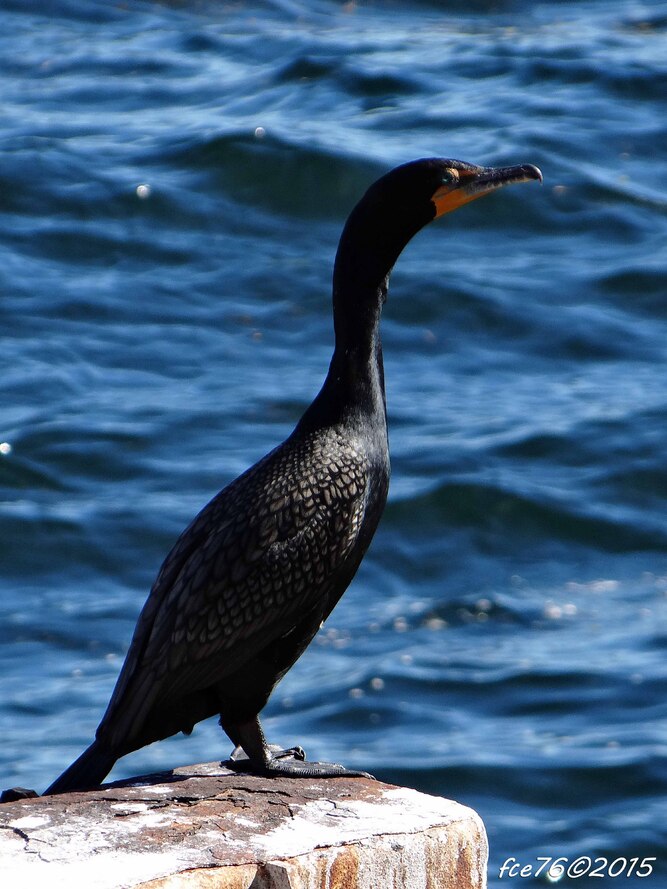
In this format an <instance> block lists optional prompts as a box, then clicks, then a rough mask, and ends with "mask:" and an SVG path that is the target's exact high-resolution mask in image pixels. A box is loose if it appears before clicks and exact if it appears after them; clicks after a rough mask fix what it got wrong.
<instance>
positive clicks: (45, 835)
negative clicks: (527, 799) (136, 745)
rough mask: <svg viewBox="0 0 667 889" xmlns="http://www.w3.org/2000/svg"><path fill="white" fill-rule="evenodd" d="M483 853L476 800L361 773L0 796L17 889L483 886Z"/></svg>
mask: <svg viewBox="0 0 667 889" xmlns="http://www.w3.org/2000/svg"><path fill="white" fill-rule="evenodd" d="M486 857H487V845H486V835H485V832H484V826H483V824H482V822H481V820H480V818H479V816H478V815H477V814H476V813H475V812H473V811H472V810H471V809H469V808H466V807H465V806H462V805H460V804H459V803H455V802H451V801H450V800H445V799H441V798H440V797H434V796H428V795H426V794H423V793H418V792H417V791H415V790H409V789H407V788H403V787H392V786H390V785H388V784H381V783H380V782H377V781H371V780H368V779H364V778H335V779H332V778H327V779H319V780H311V779H298V780H297V779H285V778H282V779H281V778H272V779H270V780H269V779H266V778H258V777H255V776H251V775H240V774H237V773H235V772H233V771H230V770H228V769H227V768H225V767H224V766H221V765H220V764H219V763H209V764H207V765H197V766H189V767H186V768H182V769H177V770H176V771H174V772H173V773H171V772H170V773H165V774H161V775H153V776H148V777H146V778H142V779H136V780H135V781H132V782H118V783H116V784H113V785H107V786H105V788H104V789H100V790H97V791H91V792H89V793H72V794H63V795H62V796H52V797H43V798H38V799H27V800H21V801H18V802H13V803H6V804H4V805H0V886H11V887H13V889H40V887H46V886H48V887H51V889H60V887H63V889H75V887H79V886H82V887H83V886H85V887H90V889H120V887H141V889H378V887H395V889H403V887H405V889H422V887H423V889H483V887H484V886H485V885H486Z"/></svg>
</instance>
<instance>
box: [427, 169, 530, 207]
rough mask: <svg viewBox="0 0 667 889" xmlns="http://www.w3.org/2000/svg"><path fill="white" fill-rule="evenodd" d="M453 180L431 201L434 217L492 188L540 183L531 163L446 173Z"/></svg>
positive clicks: (453, 170)
mask: <svg viewBox="0 0 667 889" xmlns="http://www.w3.org/2000/svg"><path fill="white" fill-rule="evenodd" d="M450 172H451V173H452V174H453V176H454V179H453V181H452V182H448V183H447V184H446V185H442V186H440V188H438V190H437V191H436V192H435V193H434V195H433V197H432V198H431V200H432V201H433V203H434V204H435V217H436V219H437V217H438V216H442V215H443V214H445V213H451V212H452V210H456V209H458V207H462V206H463V204H467V203H469V202H470V201H474V200H475V199H476V198H481V197H482V196H483V195H485V194H489V192H491V191H495V189H496V188H502V187H503V186H505V185H513V184H514V183H515V182H530V181H531V180H532V179H537V180H538V181H539V182H542V173H541V172H540V170H539V168H538V167H535V166H533V164H519V165H517V166H515V167H477V168H475V167H473V168H472V169H471V170H455V169H452V170H451V171H450Z"/></svg>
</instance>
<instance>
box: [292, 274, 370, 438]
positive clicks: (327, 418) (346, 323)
mask: <svg viewBox="0 0 667 889" xmlns="http://www.w3.org/2000/svg"><path fill="white" fill-rule="evenodd" d="M386 287H387V281H386V278H385V279H384V280H383V282H382V285H381V286H380V287H378V288H376V289H375V290H374V291H373V292H371V293H368V292H366V293H357V292H355V290H354V288H350V287H346V288H345V289H344V290H343V291H337V290H336V287H335V286H334V330H335V336H336V343H335V348H334V353H333V357H332V359H331V364H330V365H329V372H328V374H327V377H326V380H325V381H324V385H323V386H322V389H321V391H320V393H319V395H318V396H317V398H316V399H315V401H314V402H313V404H312V405H311V407H310V408H309V410H308V411H307V413H306V416H305V417H304V421H306V422H309V423H313V424H315V425H318V426H319V425H344V426H347V427H356V426H358V427H359V428H360V429H362V428H366V429H369V428H371V427H372V428H375V429H378V430H380V429H381V430H383V434H385V433H386V407H385V391H384V368H383V363H382V343H381V339H380V314H381V310H382V303H383V302H384V298H385V295H386Z"/></svg>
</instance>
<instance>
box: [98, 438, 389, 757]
mask: <svg viewBox="0 0 667 889" xmlns="http://www.w3.org/2000/svg"><path fill="white" fill-rule="evenodd" d="M378 450H379V453H378ZM383 451H384V453H383ZM387 484H388V459H387V457H386V449H383V448H382V447H380V448H379V449H378V448H377V447H376V446H375V445H373V443H372V441H369V440H366V439H365V438H364V437H363V436H361V437H359V436H357V435H355V434H353V433H351V432H350V430H349V429H346V428H345V427H341V426H338V427H329V428H326V429H316V430H311V431H310V432H305V433H304V431H303V430H302V429H300V428H299V427H297V430H295V432H294V433H293V434H292V436H290V438H288V439H287V440H286V441H285V442H284V443H283V444H282V445H280V446H279V447H278V448H276V449H275V450H274V451H272V452H271V453H270V454H268V455H267V456H266V457H264V458H263V459H262V460H260V461H259V462H258V463H256V464H255V465H254V466H252V467H251V468H250V469H248V470H247V471H246V472H245V473H244V474H243V475H241V476H239V478H237V479H236V480H235V481H233V482H232V483H231V484H230V485H229V486H228V487H226V488H225V489H223V490H222V491H221V492H220V493H219V494H218V495H217V496H216V497H214V498H213V500H212V501H211V502H210V503H209V504H208V505H207V506H206V507H204V509H203V510H202V511H201V512H200V513H199V515H198V516H197V517H196V518H195V519H194V521H193V522H192V523H191V524H190V525H189V526H188V528H186V530H185V531H184V532H183V533H182V534H181V536H180V537H179V539H178V540H177V542H176V544H175V545H174V547H173V549H172V550H171V552H170V553H169V555H168V556H167V558H166V559H165V561H164V563H163V565H162V568H161V570H160V572H159V574H158V577H157V579H156V581H155V584H154V585H153V588H152V590H151V593H150V595H149V597H148V599H147V601H146V604H145V606H144V608H143V610H142V613H141V616H140V618H139V621H138V624H137V628H136V630H135V633H134V637H133V640H132V643H131V646H130V650H129V652H128V655H127V658H126V661H125V664H124V666H123V669H122V671H121V674H120V676H119V679H118V682H117V685H116V689H115V691H114V694H113V696H112V699H111V701H110V704H109V707H108V709H107V712H106V714H105V716H104V719H103V720H102V722H101V724H100V727H99V729H98V735H97V736H98V739H100V740H101V741H103V742H104V743H105V744H106V745H108V746H110V747H112V748H113V749H114V750H118V751H123V752H128V751H129V750H132V749H136V748H137V747H140V746H143V745H144V744H146V743H150V742H151V741H153V740H159V739H160V738H162V737H167V736H168V735H170V734H173V733H175V732H176V731H179V730H185V731H189V730H190V729H191V728H192V726H193V725H194V723H195V722H197V721H199V720H200V719H202V718H205V717H206V716H209V715H213V714H214V713H216V712H218V709H219V707H218V705H219V699H214V698H213V696H212V695H211V694H210V693H209V690H210V689H212V688H214V687H215V686H216V685H217V684H219V683H221V682H222V681H223V680H224V679H225V677H227V676H230V675H232V674H236V673H238V671H239V670H241V669H243V668H244V667H245V666H246V665H252V663H253V660H254V659H256V658H257V656H258V655H262V656H265V655H266V654H267V653H268V654H270V653H271V649H272V646H273V647H275V646H282V647H283V648H285V646H286V651H287V654H283V653H281V657H283V658H285V657H286V658H287V660H288V661H289V662H288V663H287V664H285V665H284V666H283V667H281V668H280V669H279V672H278V674H277V675H276V677H275V681H277V680H278V679H279V678H280V677H281V676H282V675H283V674H284V672H285V671H286V670H287V669H288V668H289V667H290V666H291V664H292V663H293V662H294V660H296V658H297V657H298V656H299V655H300V654H301V652H302V651H303V650H304V649H305V647H306V646H307V645H308V643H309V642H310V640H311V639H312V636H313V635H314V633H315V632H316V630H317V628H318V626H319V624H320V623H321V621H322V620H324V619H325V618H326V616H327V615H328V614H329V612H330V611H331V609H332V608H333V606H334V605H335V604H336V602H337V601H338V599H339V598H340V596H341V595H342V593H343V592H344V591H345V589H346V588H347V586H348V584H349V582H350V580H351V579H352V577H353V576H354V574H355V572H356V570H357V567H358V565H359V563H360V561H361V559H362V557H363V555H364V553H365V551H366V549H367V547H368V545H369V543H370V540H371V538H372V536H373V533H374V532H375V528H376V527H377V523H378V521H379V518H380V515H381V513H382V509H383V507H384V503H385V500H386V494H387ZM297 626H298V627H300V628H301V630H300V633H301V635H302V636H303V634H304V632H305V633H306V636H307V637H306V638H300V639H295V640H294V641H293V644H292V643H291V642H290V643H289V644H286V643H285V642H284V641H283V640H284V639H285V638H286V637H289V635H290V633H292V631H293V630H294V629H295V628H296V627H297ZM303 627H306V630H304V629H303ZM270 690H271V689H268V691H267V694H268V693H270ZM209 710H210V712H208V711H209ZM175 722H176V723H177V724H174V723H175Z"/></svg>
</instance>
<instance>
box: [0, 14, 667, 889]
mask: <svg viewBox="0 0 667 889" xmlns="http://www.w3.org/2000/svg"><path fill="white" fill-rule="evenodd" d="M0 65H1V71H2V77H1V79H0V96H1V99H2V102H1V107H2V126H1V127H0V142H1V145H2V154H1V160H0V211H1V213H0V227H1V229H0V279H1V289H0V293H1V296H0V336H1V337H2V352H1V358H0V361H1V368H2V376H1V378H0V387H1V402H0V403H1V405H2V411H1V412H0V443H1V444H0V554H1V564H2V570H1V572H0V588H1V592H0V725H1V727H2V728H1V737H2V743H1V744H0V776H1V778H2V781H0V786H2V787H8V786H12V785H16V784H21V785H24V786H28V787H37V788H40V789H41V788H43V787H44V786H46V785H47V784H48V783H49V782H50V781H51V780H52V779H53V778H54V777H55V776H56V775H57V774H58V773H59V772H60V771H61V770H62V768H64V766H65V765H67V764H68V763H69V762H70V761H71V760H72V759H73V758H74V757H75V756H76V755H77V754H78V753H79V752H80V751H81V749H82V748H83V747H84V746H85V745H86V744H87V743H88V742H89V741H90V740H91V738H92V736H93V733H94V730H95V727H96V725H97V722H98V721H99V718H100V716H101V714H102V712H103V710H104V707H105V705H106V703H107V700H108V698H109V695H110V693H111V690H112V688H113V685H114V682H115V678H116V676H117V673H118V670H119V668H120V665H121V663H122V659H123V656H124V653H125V651H126V649H127V645H128V642H129V639H130V636H131V633H132V629H133V626H134V622H135V619H136V617H137V614H138V612H139V609H140V607H141V605H142V603H143V601H144V598H145V596H146V593H147V590H148V588H149V586H150V583H151V581H152V579H153V577H154V575H155V573H156V571H157V568H158V567H159V565H160V562H161V560H162V558H163V557H164V555H165V554H166V552H167V551H168V549H169V547H170V545H171V544H172V542H173V540H174V539H175V537H176V535H177V534H178V533H179V532H180V530H181V529H182V528H183V527H184V526H185V524H186V523H187V522H188V521H189V520H190V518H191V517H192V516H193V515H194V514H195V513H196V512H197V511H198V509H199V508H200V507H201V506H202V505H203V504H204V503H205V502H206V501H207V500H208V499H209V498H210V497H211V496H212V495H213V494H214V493H215V492H216V491H217V490H218V489H219V488H221V487H222V486H223V485H224V484H225V483H227V482H228V481H230V480H231V479H232V478H233V477H234V476H236V475H237V474H238V473H239V472H240V471H242V470H243V469H244V468H245V467H247V466H248V465H249V464H250V463H251V462H253V461H254V460H255V459H257V458H258V457H260V456H261V455H262V454H264V453H265V452H266V451H267V450H269V449H270V448H271V447H273V446H274V445H275V444H277V443H278V442H279V441H281V440H282V439H283V438H284V437H285V436H286V435H287V434H288V433H289V431H290V430H291V428H292V426H293V424H294V423H295V422H296V420H297V419H298V417H299V416H300V414H301V412H302V411H303V410H304V408H305V407H306V406H307V404H308V403H309V401H310V400H311V398H312V397H313V395H314V394H315V392H316V391H317V389H318V388H319V385H320V383H321V380H322V378H323V376H324V373H325V371H326V368H327V364H328V359H329V356H330V353H331V347H332V330H331V319H330V275H331V264H332V259H333V255H334V252H335V248H336V243H337V239H338V235H339V232H340V230H341V227H342V224H343V222H344V220H345V217H346V214H347V213H348V211H349V210H350V208H351V207H352V205H353V204H354V203H355V201H356V200H357V198H358V197H359V196H360V195H361V194H362V193H363V191H364V189H365V188H366V187H367V185H368V184H370V182H371V181H372V180H373V179H374V178H375V177H377V176H378V175H380V174H381V173H383V172H384V171H385V170H387V169H388V168H390V167H391V166H393V165H395V164H398V163H401V162H403V161H406V160H410V159H413V158H416V157H421V156H424V155H434V154H438V155H444V156H450V157H457V158H462V159H465V160H470V161H474V162H481V163H493V164H504V163H517V162H529V163H534V164H537V165H539V166H540V167H541V168H542V170H543V173H544V177H545V183H544V186H543V187H542V188H540V187H539V186H537V185H536V184H530V185H523V186H521V187H517V188H515V189H509V190H507V191H505V192H503V193H502V194H498V195H494V196H492V197H491V198H488V199H486V200H484V201H480V202H478V203H475V204H473V205H471V206H470V207H466V208H464V209H463V210H461V211H460V212H459V213H457V214H456V215H455V216H452V217H448V218H445V219H443V220H441V221H439V222H438V223H436V224H434V225H432V226H431V227H430V228H428V229H427V230H425V231H424V232H422V233H421V234H420V235H419V237H418V238H416V239H415V241H414V242H413V243H412V244H411V245H410V246H409V248H408V249H407V250H406V252H405V253H404V255H403V256H402V257H401V259H400V261H399V264H398V266H397V268H396V271H395V273H394V276H393V278H392V287H391V291H390V296H389V302H388V304H387V307H386V309H385V313H384V320H383V339H384V347H385V361H386V374H387V398H388V405H389V414H390V436H391V447H392V459H393V477H392V488H391V492H390V501H389V506H388V508H387V511H386V514H385V516H384V519H383V522H382V524H381V526H380V530H379V532H378V534H377V536H376V539H375V541H374V543H373V546H372V548H371V550H370V552H369V554H368V556H367V558H366V560H365V562H364V564H363V566H362V568H361V570H360V572H359V575H358V576H357V578H356V580H355V582H354V584H353V585H352V587H351V588H350V589H349V591H348V593H347V594H346V595H345V597H344V598H343V600H342V602H341V603H340V605H339V607H338V608H337V609H336V611H335V612H334V614H333V615H332V617H331V618H330V620H329V621H328V623H327V625H326V627H325V628H324V630H323V631H322V633H321V634H320V636H319V637H318V638H317V640H316V641H315V642H314V643H313V645H312V647H311V649H310V650H309V651H308V652H307V654H306V655H305V656H304V657H303V658H302V660H301V661H300V662H299V663H298V665H297V666H296V667H295V668H294V669H293V671H292V672H291V673H290V674H289V675H288V677H287V678H286V679H285V680H284V682H283V683H282V685H281V686H279V688H278V689H277V691H276V693H275V695H274V697H273V699H272V700H271V702H270V704H269V707H268V708H267V710H266V727H267V730H268V733H269V735H270V737H271V739H272V740H273V741H275V742H279V743H284V744H292V743H295V742H299V743H302V744H303V745H304V747H305V748H306V750H307V751H308V754H309V756H310V757H312V758H317V757H319V758H321V759H340V760H343V761H344V762H345V763H347V764H348V765H350V766H356V767H361V768H364V769H367V770H369V771H371V772H373V773H374V774H376V775H377V776H378V777H379V778H382V779H384V780H387V781H391V782H396V783H401V784H406V785H409V786H412V787H417V788H419V789H422V790H425V791H427V792H429V793H435V794H439V795H443V796H450V797H453V798H456V799H458V800H460V801H461V802H464V803H467V804H469V805H472V806H474V807H475V808H476V809H477V810H478V811H479V812H480V814H481V815H482V817H483V818H484V821H485V823H486V826H487V829H488V833H489V838H490V843H491V859H490V867H489V880H490V885H491V886H493V887H499V886H505V885H508V884H509V885H514V886H517V885H520V886H522V887H530V886H540V885H546V884H547V881H546V880H545V878H544V875H543V876H542V877H540V878H539V879H537V880H531V879H529V878H524V879H519V878H515V879H512V878H509V877H507V876H505V877H504V878H503V879H502V880H501V879H499V869H500V867H501V865H502V863H503V862H504V861H505V860H506V859H508V858H509V857H511V856H512V857H514V858H516V859H517V860H518V861H519V862H520V863H522V864H531V863H532V864H536V857H537V856H547V855H552V856H554V857H555V856H558V855H562V856H566V857H568V858H569V859H570V860H574V859H575V858H576V857H577V856H580V855H589V856H591V857H592V858H595V857H597V856H604V857H606V858H608V859H609V861H613V860H616V859H618V858H622V857H625V858H627V859H628V861H630V860H631V859H632V858H633V857H638V858H639V859H642V858H644V857H645V856H649V857H655V858H656V859H657V861H656V862H655V863H653V864H652V868H653V874H652V875H651V876H649V877H646V878H644V879H639V878H637V877H634V878H631V879H628V878H626V877H622V878H621V877H619V878H618V879H616V880H612V879H610V878H607V879H606V880H605V881H603V885H608V884H610V883H611V884H612V885H624V884H632V885H640V886H642V887H664V886H665V885H667V884H666V882H665V880H666V879H667V837H666V835H665V821H666V816H667V805H666V803H665V792H666V790H667V760H666V755H667V703H666V701H665V679H666V678H667V661H666V657H665V655H666V653H667V517H666V515H667V470H666V468H665V466H666V463H665V452H666V451H667V396H666V394H665V391H666V387H665V382H666V370H667V187H666V185H665V183H666V182H667V4H666V3H662V2H652V3H651V2H634V0H619V2H609V0H590V2H555V0H554V2H544V3H529V2H519V0H516V2H511V0H499V2H485V0H476V2H469V3H455V2H452V3H447V4H446V3H440V2H436V0H432V2H427V0H421V2H411V3H408V2H407V0H406V2H399V0H397V2H386V3H380V2H376V3H345V4H344V3H338V2H336V3H335V2H325V0H314V2H305V0H303V2H302V0H284V2H278V0H276V2H271V3H269V2H266V3H245V2H241V0H238V2H229V3H224V2H219V0H193V2H192V3H184V2H183V3H181V2H169V3H168V2H164V3H156V2H133V0H129V2H124V3H122V4H115V3H101V2H93V0H87V2H84V0H51V2H48V3H47V2H46V0H44V2H42V3H39V2H29V0H28V2H23V0H5V2H4V3H3V4H2V9H1V10H0ZM229 749H230V745H229V743H228V742H227V741H226V739H224V738H222V737H221V736H220V730H219V728H218V727H217V726H216V724H215V722H214V721H211V722H210V723H207V724H203V725H200V726H199V727H198V728H197V729H196V730H195V732H194V734H193V735H192V737H190V738H189V739H188V738H183V737H179V738H174V739H171V740H169V741H165V742H163V743H161V744H158V745H154V746H153V747H150V748H147V749H145V750H143V751H140V752H138V753H136V754H134V755H132V756H130V757H127V758H126V759H124V760H122V761H121V762H120V763H119V764H118V766H117V768H116V769H115V770H114V772H113V777H114V778H120V777H125V776H128V775H132V774H137V773H139V772H146V771H151V770H155V769H162V768H170V767H173V766H177V765H180V764H184V763H188V762H196V761H208V760H213V759H216V758H218V757H224V756H226V755H227V754H228V752H229ZM559 885H574V886H580V887H584V886H588V885H592V886H599V885H601V881H600V880H596V879H594V878H590V879H588V880H587V879H578V880H575V879H571V878H567V877H564V878H563V879H562V880H560V881H559Z"/></svg>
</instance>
